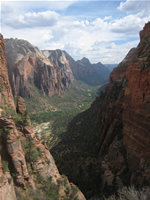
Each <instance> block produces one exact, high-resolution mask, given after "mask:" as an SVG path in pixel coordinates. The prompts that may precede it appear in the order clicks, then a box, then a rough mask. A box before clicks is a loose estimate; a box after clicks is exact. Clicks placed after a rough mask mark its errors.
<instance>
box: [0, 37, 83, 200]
mask: <svg viewBox="0 0 150 200" xmlns="http://www.w3.org/2000/svg"><path fill="white" fill-rule="evenodd" d="M0 50H1V52H0V55H1V56H0V69H1V71H0V77H2V79H1V83H0V86H1V91H0V97H1V98H0V199H1V200H16V199H17V198H16V196H17V195H18V193H19V188H23V189H24V190H26V195H27V194H28V195H30V199H32V198H34V194H35V191H37V190H38V194H40V195H41V199H44V198H45V197H44V195H46V194H44V191H45V189H43V186H42V183H43V184H44V183H45V182H46V181H47V180H50V182H49V184H51V185H46V186H45V187H47V188H48V187H51V188H50V189H47V191H49V190H50V191H51V192H52V194H53V189H55V193H54V194H53V195H57V197H59V199H65V198H70V197H71V196H72V197H73V198H75V197H77V198H79V199H81V200H85V198H84V196H83V194H82V193H81V192H80V191H79V190H78V189H77V188H76V186H74V185H73V184H71V183H69V181H68V179H67V178H66V177H62V176H61V175H60V174H59V171H58V169H57V167H56V165H55V161H54V159H53V157H52V156H51V154H50V152H49V149H48V147H47V146H46V144H45V142H44V141H42V140H39V139H37V137H36V135H35V132H34V131H33V129H32V128H31V126H30V120H29V118H28V116H27V112H26V106H25V103H24V100H23V99H22V98H21V97H19V98H18V100H17V109H15V105H14V101H13V97H12V92H11V88H10V84H9V81H8V74H7V67H6V60H5V50H4V41H3V38H2V36H1V35H0ZM24 50H25V49H24ZM31 50H33V49H31ZM30 67H31V66H30ZM29 71H30V70H29ZM26 72H28V71H26ZM16 110H17V112H16ZM38 177H39V178H38ZM38 179H40V182H39V181H38ZM44 181H45V182H44ZM52 184H53V185H55V186H53V185H52ZM14 185H15V186H16V190H15V189H14ZM40 185H41V186H40ZM40 190H41V191H40ZM16 191H17V193H16ZM40 192H41V193H40ZM16 194H17V195H16ZM19 195H21V193H19ZM23 195H25V194H23ZM18 198H19V197H18ZM53 198H55V196H54V197H53Z"/></svg>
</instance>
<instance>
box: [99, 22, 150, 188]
mask: <svg viewBox="0 0 150 200" xmlns="http://www.w3.org/2000/svg"><path fill="white" fill-rule="evenodd" d="M149 30H150V23H148V24H146V25H145V27H144V29H143V31H141V33H140V39H141V41H140V43H139V45H138V47H137V48H136V49H132V50H131V51H130V52H129V54H128V55H127V56H126V58H125V59H124V60H123V61H122V62H121V63H120V64H119V65H118V67H117V68H115V69H114V70H113V72H112V73H111V75H110V82H109V86H108V88H107V90H106V91H105V93H104V94H102V95H104V96H105V103H104V104H103V106H102V107H101V109H100V112H101V113H102V115H100V119H101V122H102V124H101V125H100V130H99V132H100V137H99V154H100V156H103V157H104V160H103V162H102V166H103V168H104V177H105V181H106V183H107V184H108V185H112V186H113V184H115V183H116V186H117V185H123V184H135V185H137V186H143V185H144V184H149V181H150V175H149V174H150V171H149V165H150V150H149V145H150V132H149V130H150V114H149V113H150V103H149V101H150V56H149V55H150V32H149ZM102 95H101V97H102ZM101 97H100V98H101ZM118 145H119V146H118ZM117 146H118V148H117ZM112 154H113V155H112Z"/></svg>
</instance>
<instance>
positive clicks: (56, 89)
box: [5, 39, 74, 98]
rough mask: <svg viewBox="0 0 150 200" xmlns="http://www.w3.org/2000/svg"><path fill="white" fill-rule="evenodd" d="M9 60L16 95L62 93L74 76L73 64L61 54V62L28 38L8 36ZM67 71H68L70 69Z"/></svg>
mask: <svg viewBox="0 0 150 200" xmlns="http://www.w3.org/2000/svg"><path fill="white" fill-rule="evenodd" d="M5 49H6V60H7V67H8V74H9V79H10V84H11V87H12V92H13V96H15V97H16V96H22V97H28V98H30V97H33V96H34V95H35V91H37V89H39V91H40V92H41V93H42V94H43V95H47V96H52V95H54V94H58V95H60V94H61V92H62V89H63V88H68V84H69V83H70V82H71V81H73V80H74V77H73V74H72V71H71V69H70V66H68V65H67V61H66V60H64V57H63V56H61V57H60V58H59V61H60V63H59V64H61V66H60V65H58V64H56V63H54V62H53V60H50V59H49V58H48V57H47V56H45V55H44V54H43V53H42V52H41V51H40V50H39V49H38V48H37V47H34V46H32V45H31V44H30V43H29V42H27V41H25V40H18V39H5ZM66 71H67V72H66Z"/></svg>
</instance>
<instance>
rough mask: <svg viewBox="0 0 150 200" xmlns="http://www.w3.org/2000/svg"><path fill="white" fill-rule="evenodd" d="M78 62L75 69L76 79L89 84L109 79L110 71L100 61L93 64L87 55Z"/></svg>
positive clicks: (100, 82) (96, 83) (98, 83)
mask: <svg viewBox="0 0 150 200" xmlns="http://www.w3.org/2000/svg"><path fill="white" fill-rule="evenodd" d="M76 63H77V66H76V70H74V69H73V72H74V77H75V78H76V79H78V80H82V81H84V82H85V83H87V84H89V85H100V84H102V83H104V82H106V81H107V80H108V76H109V71H107V68H106V67H105V66H102V65H100V63H97V64H91V63H90V61H89V60H88V58H85V57H84V58H82V59H81V60H78V61H76ZM104 71H106V73H104Z"/></svg>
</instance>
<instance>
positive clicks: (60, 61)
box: [42, 49, 74, 81]
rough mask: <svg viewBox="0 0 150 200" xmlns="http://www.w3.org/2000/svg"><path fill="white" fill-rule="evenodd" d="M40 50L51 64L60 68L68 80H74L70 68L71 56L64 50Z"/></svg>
mask: <svg viewBox="0 0 150 200" xmlns="http://www.w3.org/2000/svg"><path fill="white" fill-rule="evenodd" d="M42 52H43V53H44V54H45V55H46V56H47V57H48V58H49V60H50V61H51V62H52V63H53V65H55V66H58V67H59V68H61V69H62V72H63V73H64V74H65V76H66V77H68V81H73V80H74V76H73V73H72V70H71V68H70V66H71V64H73V62H74V60H73V59H72V58H71V56H69V55H68V54H67V53H66V52H65V51H61V50H59V49H57V50H47V51H42Z"/></svg>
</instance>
